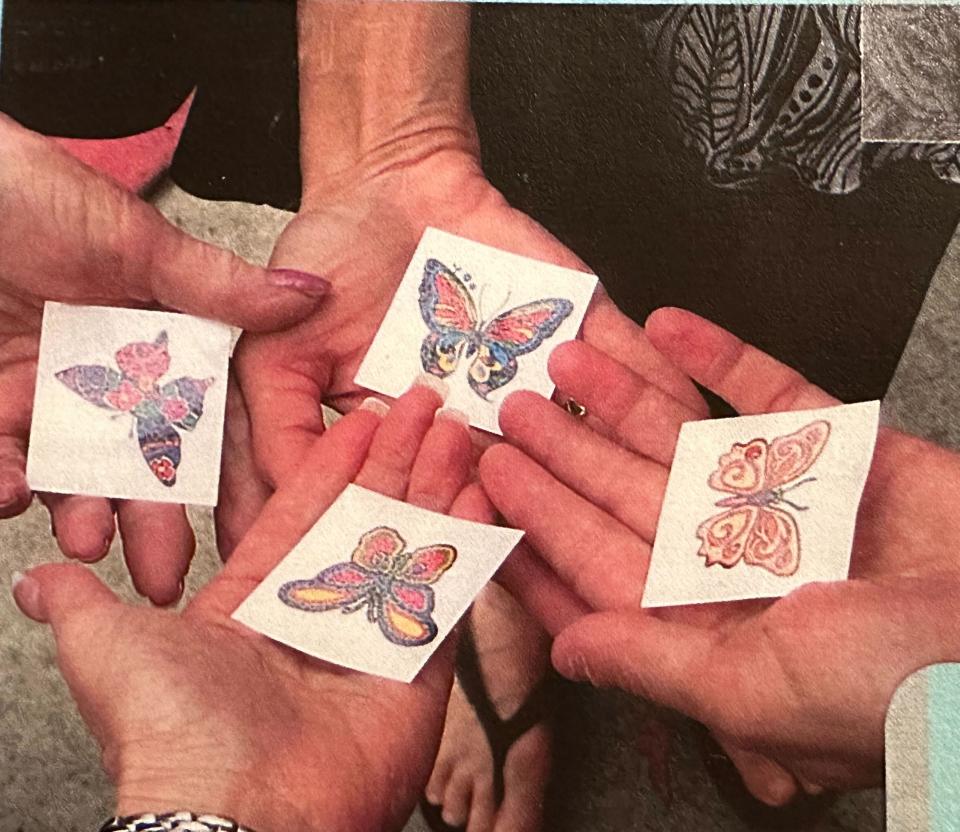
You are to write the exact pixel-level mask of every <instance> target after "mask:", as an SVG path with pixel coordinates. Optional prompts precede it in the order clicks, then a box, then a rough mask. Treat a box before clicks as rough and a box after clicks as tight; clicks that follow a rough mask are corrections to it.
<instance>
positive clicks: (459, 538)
mask: <svg viewBox="0 0 960 832" xmlns="http://www.w3.org/2000/svg"><path fill="white" fill-rule="evenodd" d="M522 536H523V532H521V531H517V530H515V529H505V528H500V527H497V526H488V525H485V524H483V523H472V522H469V521H467V520H460V519H457V518H454V517H448V516H446V515H443V514H437V513H435V512H432V511H426V510H425V509H421V508H417V507H415V506H412V505H409V504H408V503H403V502H400V501H398V500H392V499H390V498H389V497H384V496H383V495H382V494H377V493H376V492H373V491H368V490H367V489H365V488H360V487H359V486H356V485H349V486H347V488H346V489H345V490H344V492H343V493H342V494H341V495H340V496H339V497H338V498H337V500H336V501H335V502H334V504H333V505H332V506H330V508H329V509H327V511H326V513H325V514H324V515H323V516H322V517H321V518H320V519H319V520H318V521H317V522H316V523H315V524H314V526H313V528H311V529H310V531H309V532H307V533H306V534H305V535H304V536H303V538H302V539H301V540H300V542H299V543H298V544H297V545H296V546H295V547H294V548H293V550H292V551H291V552H290V553H289V554H288V555H287V556H286V557H285V558H284V559H283V560H282V561H281V562H280V563H279V564H278V565H277V566H276V567H275V568H274V570H273V571H272V572H271V573H270V574H269V575H267V577H266V578H265V579H264V581H263V582H262V583H261V584H260V585H259V586H258V587H257V588H256V589H255V590H254V591H253V592H252V593H251V594H250V595H249V596H248V597H247V598H246V600H245V601H244V602H243V603H242V604H241V605H240V606H239V607H238V608H237V610H236V611H235V612H234V614H233V618H234V619H236V620H237V621H240V622H242V623H243V624H246V625H247V626H248V627H250V628H252V629H254V630H256V631H257V632H260V633H263V634H264V635H266V636H269V637H270V638H272V639H274V640H276V641H279V642H282V643H283V644H286V645H288V646H290V647H293V648H295V649H297V650H300V651H301V652H303V653H307V654H309V655H311V656H314V657H316V658H318V659H323V660H324V661H328V662H333V663H334V664H338V665H341V666H343V667H348V668H351V669H353V670H359V671H363V672H364V673H372V674H375V675H377V676H384V677H386V678H388V679H395V680H397V681H401V682H412V681H413V679H414V678H415V677H416V675H417V673H419V672H420V669H421V668H422V667H423V665H424V664H426V662H427V660H428V659H429V658H430V656H431V655H433V652H434V651H435V650H436V649H437V647H438V646H439V645H440V643H441V642H442V641H443V639H444V638H446V636H447V634H448V633H449V632H450V630H451V629H452V628H453V626H454V625H455V624H456V623H457V621H458V620H459V619H460V617H461V616H462V615H463V614H464V612H466V610H467V608H468V607H469V606H470V604H471V603H472V602H473V599H474V598H475V597H476V595H477V594H478V593H479V592H480V590H481V589H482V588H483V586H484V585H485V584H486V583H487V581H489V580H490V578H492V577H493V575H494V573H495V572H496V571H497V569H498V568H499V566H500V564H501V563H502V562H503V561H504V559H505V558H506V557H507V555H509V554H510V552H511V551H513V548H514V547H515V546H516V545H517V543H518V542H519V541H520V538H521V537H522Z"/></svg>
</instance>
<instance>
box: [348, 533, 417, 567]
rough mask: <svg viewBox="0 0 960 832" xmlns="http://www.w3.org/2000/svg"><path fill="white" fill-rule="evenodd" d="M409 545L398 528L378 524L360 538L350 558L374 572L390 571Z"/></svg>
mask: <svg viewBox="0 0 960 832" xmlns="http://www.w3.org/2000/svg"><path fill="white" fill-rule="evenodd" d="M406 547H407V543H406V541H405V540H404V539H403V538H402V537H400V534H399V533H398V532H397V530H396V529H391V528H390V527H389V526H377V527H376V528H375V529H371V530H370V531H368V532H367V533H366V534H364V535H363V536H362V537H361V538H360V542H359V543H357V548H356V549H354V550H353V554H352V555H351V556H350V560H351V561H352V562H353V563H356V564H358V565H359V566H360V567H362V568H364V569H367V570H370V571H372V572H389V571H390V567H391V566H392V565H393V561H394V559H395V558H396V557H397V556H398V555H399V554H400V553H401V552H402V551H403V550H404V549H405V548H406Z"/></svg>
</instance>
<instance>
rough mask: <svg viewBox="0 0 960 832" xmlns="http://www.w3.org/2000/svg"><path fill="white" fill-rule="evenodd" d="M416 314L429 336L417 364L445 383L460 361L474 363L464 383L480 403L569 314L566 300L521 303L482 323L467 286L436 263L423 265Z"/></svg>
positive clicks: (437, 261)
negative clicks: (420, 317) (467, 384)
mask: <svg viewBox="0 0 960 832" xmlns="http://www.w3.org/2000/svg"><path fill="white" fill-rule="evenodd" d="M419 302H420V314H421V315H423V320H424V321H425V322H426V324H427V326H428V327H429V328H430V332H429V334H428V335H427V337H426V338H424V339H423V343H422V344H421V345H420V362H421V364H422V365H423V369H424V370H426V371H427V372H428V373H431V374H432V375H435V376H439V377H440V378H444V377H445V376H448V375H450V374H451V373H452V372H454V371H455V370H456V369H457V366H458V365H459V363H460V359H461V358H466V359H472V361H471V363H470V367H469V370H468V372H467V382H468V383H469V385H470V387H471V388H472V389H473V391H474V392H475V393H476V394H477V395H478V396H480V397H481V398H482V399H487V398H488V396H489V395H490V393H491V392H493V391H494V390H496V389H498V388H500V387H503V386H504V385H505V384H507V383H509V382H510V380H511V379H512V378H513V377H514V376H515V375H516V374H517V357H518V356H521V355H525V354H527V353H530V352H533V351H534V350H535V349H537V347H539V346H540V345H541V344H542V343H543V342H544V341H545V340H546V339H547V338H549V337H550V336H551V335H553V334H554V333H555V332H556V331H557V328H558V327H559V326H560V324H561V323H563V321H564V320H565V319H566V318H567V316H568V315H569V314H570V313H571V312H572V311H573V304H572V303H571V302H570V301H569V300H565V299H564V298H545V299H543V300H535V301H531V302H530V303H525V304H523V305H522V306H518V307H516V308H514V309H510V310H509V311H507V312H503V313H501V314H499V315H497V316H496V317H494V318H492V319H491V320H490V321H487V322H483V321H481V320H480V316H479V314H478V312H477V305H476V304H475V303H474V300H473V296H472V295H471V293H470V290H469V289H468V288H467V285H466V284H465V283H464V281H463V280H461V279H460V278H459V277H458V276H457V275H456V274H454V272H453V271H452V270H451V269H448V268H447V267H446V266H445V265H444V264H443V263H441V262H440V261H439V260H434V259H433V258H431V259H429V260H427V263H426V266H425V267H424V272H423V280H422V281H421V282H420V298H419Z"/></svg>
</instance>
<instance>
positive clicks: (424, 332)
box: [355, 228, 597, 434]
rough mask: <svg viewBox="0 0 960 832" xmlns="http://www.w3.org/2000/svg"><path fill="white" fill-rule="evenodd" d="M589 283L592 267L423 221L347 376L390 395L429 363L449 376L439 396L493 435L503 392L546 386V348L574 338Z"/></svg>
mask: <svg viewBox="0 0 960 832" xmlns="http://www.w3.org/2000/svg"><path fill="white" fill-rule="evenodd" d="M596 284H597V278H596V276H595V275H592V274H587V273H585V272H580V271H575V270H573V269H566V268H562V267H560V266H554V265H551V264H549V263H543V262H541V261H539V260H532V259H530V258H529V257H520V256H519V255H516V254H510V253H508V252H505V251H501V250H500V249H497V248H493V247H491V246H487V245H482V244H481V243H477V242H473V241H472V240H466V239H464V238H462V237H457V236H455V235H453V234H448V233H446V232H444V231H439V230H437V229H435V228H428V229H427V230H426V231H425V232H424V235H423V238H422V239H421V240H420V244H419V245H418V246H417V250H416V252H415V253H414V256H413V260H411V261H410V265H409V266H408V267H407V270H406V272H405V273H404V276H403V280H402V282H401V283H400V286H399V288H398V289H397V293H396V295H395V296H394V298H393V301H392V302H391V304H390V308H389V309H388V310H387V314H386V316H385V317H384V319H383V322H382V323H381V325H380V329H379V331H378V332H377V335H376V337H375V338H374V340H373V343H372V344H371V345H370V349H369V350H368V352H367V354H366V356H365V357H364V359H363V363H362V364H361V365H360V369H359V371H358V372H357V376H356V379H355V381H356V383H357V384H359V385H361V386H362V387H366V388H368V389H370V390H375V391H377V392H379V393H384V394H385V395H388V396H393V397H396V396H399V395H400V394H402V393H403V392H405V391H406V390H407V389H408V388H409V387H410V385H411V384H412V383H413V381H414V379H415V378H416V377H417V376H418V375H419V374H420V373H422V372H424V371H426V372H430V373H432V374H434V375H436V376H439V377H441V378H445V379H446V381H447V383H448V384H449V385H450V394H449V397H448V399H447V405H449V406H450V407H455V408H457V409H459V410H462V411H463V412H464V413H466V414H468V415H469V417H470V424H471V425H473V426H474V427H478V428H482V429H484V430H487V431H490V432H491V433H497V434H499V433H500V428H499V424H498V420H497V413H498V411H499V407H500V403H501V402H502V401H503V399H505V398H506V397H507V396H509V395H510V394H511V393H513V392H514V391H516V390H534V391H536V392H537V393H540V394H542V395H543V396H547V397H549V396H550V395H552V394H553V389H554V385H553V382H552V381H551V380H550V376H549V374H548V372H547V361H548V359H549V357H550V353H551V352H552V351H553V350H554V349H555V348H556V347H557V346H558V345H559V344H562V343H563V342H564V341H570V340H573V339H574V338H576V337H577V333H578V332H579V330H580V324H581V323H582V322H583V316H584V314H585V313H586V311H587V307H588V305H589V304H590V299H591V298H592V296H593V290H594V288H595V287H596Z"/></svg>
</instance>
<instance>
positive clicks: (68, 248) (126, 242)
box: [0, 116, 326, 603]
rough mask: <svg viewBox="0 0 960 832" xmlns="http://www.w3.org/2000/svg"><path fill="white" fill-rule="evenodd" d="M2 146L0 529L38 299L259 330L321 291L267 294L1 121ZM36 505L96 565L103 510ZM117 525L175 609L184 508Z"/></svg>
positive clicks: (28, 395) (17, 458)
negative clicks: (180, 315)
mask: <svg viewBox="0 0 960 832" xmlns="http://www.w3.org/2000/svg"><path fill="white" fill-rule="evenodd" d="M0 147H2V148H3V156H4V158H3V164H2V165H0V214H2V216H3V218H4V219H3V223H2V224H0V517H11V516H15V515H17V514H19V513H20V512H22V511H24V510H25V509H26V508H27V506H28V505H29V504H30V500H31V497H32V495H31V493H30V489H29V487H28V486H27V482H26V478H25V476H24V466H25V454H26V447H27V437H28V433H29V429H30V416H31V410H32V402H33V386H34V377H35V375H36V357H37V351H38V348H39V337H40V322H41V318H42V314H43V303H44V301H45V300H59V301H65V302H69V303H85V304H104V305H116V306H135V307H145V308H150V307H154V308H155V307H157V306H163V307H166V308H168V309H174V310H177V311H182V312H189V313H192V314H195V315H201V316H206V317H216V318H219V319H221V320H224V321H226V322H227V323H232V324H236V325H238V326H244V327H250V328H253V329H255V330H256V329H261V330H262V329H273V328H278V327H284V326H289V325H291V324H293V323H294V322H295V321H297V320H299V319H301V318H303V317H304V316H305V315H306V314H307V313H309V312H310V311H312V310H313V309H314V307H315V306H316V305H317V304H318V303H319V297H320V295H322V294H323V292H324V291H325V289H326V284H325V283H323V282H322V281H315V282H314V284H313V285H311V286H310V287H309V292H304V291H302V290H298V289H296V288H290V287H289V286H282V285H277V280H278V276H277V275H275V274H273V273H271V272H269V271H267V270H264V269H260V268H257V267H254V266H251V265H250V264H248V263H246V262H244V261H243V260H240V259H238V258H237V257H234V256H233V255H232V254H230V253H228V252H225V251H222V250H220V249H218V248H215V247H213V246H209V245H206V244H204V243H200V242H198V241H196V240H194V239H193V238H191V237H188V236H187V235H185V234H183V233H182V232H180V231H178V230H177V229H176V228H174V227H173V226H172V225H170V224H169V223H167V222H166V221H165V220H164V219H163V218H162V217H161V216H160V214H159V213H157V212H156V211H155V210H154V209H153V208H151V207H150V206H149V205H147V204H146V203H144V202H142V201H141V200H139V199H137V198H136V197H135V196H133V195H132V194H130V193H128V192H126V191H124V190H122V189H121V188H120V187H119V186H117V185H116V184H114V183H113V182H112V181H110V180H108V179H107V178H105V177H102V176H99V175H98V174H96V173H95V172H94V171H92V170H90V169H88V168H86V167H85V166H84V165H82V164H80V163H79V162H77V161H76V160H75V159H73V158H72V157H71V156H69V155H68V154H67V153H66V152H64V151H63V150H61V149H60V148H59V147H58V146H57V145H56V143H55V142H53V141H52V140H49V139H46V138H44V137H42V136H39V135H37V134H35V133H31V132H30V131H28V130H25V129H23V128H22V127H20V126H19V125H18V124H16V123H15V122H14V121H12V120H10V119H8V118H6V117H4V116H0ZM280 277H281V278H282V277H286V276H283V275H281V276H280ZM302 288H303V287H302V284H301V289H302ZM42 499H43V500H44V502H45V503H46V504H47V506H48V508H49V510H50V515H51V524H52V527H53V529H54V533H55V534H56V536H57V539H58V541H59V543H60V547H61V549H62V550H63V552H64V553H65V554H66V555H68V556H69V557H73V558H77V559H80V560H84V561H93V560H98V559H99V558H101V557H103V556H104V555H105V554H106V552H107V549H108V548H109V546H110V541H111V539H112V538H113V535H114V531H115V520H114V508H113V507H112V506H111V504H110V502H109V501H107V500H104V499H96V498H90V497H76V496H67V495H52V494H51V495H45V496H42ZM116 514H117V519H116V522H118V523H119V526H120V530H121V533H122V534H123V535H124V538H125V543H126V544H127V545H126V547H125V554H126V557H127V561H128V563H129V566H130V571H131V574H132V576H133V580H134V584H135V585H136V587H137V589H138V590H139V591H140V592H142V593H144V594H146V595H148V596H149V597H150V598H151V599H152V600H153V601H155V602H157V603H169V602H171V601H174V600H176V598H177V597H178V595H179V592H180V581H181V578H182V576H183V574H184V573H185V572H186V569H187V566H188V564H189V562H190V558H191V556H192V554H193V547H194V541H193V533H192V532H191V530H190V527H189V524H188V523H187V520H186V516H185V514H184V511H183V508H182V507H181V506H177V505H163V504H155V503H139V502H118V503H117V504H116ZM147 544H149V555H148V546H147Z"/></svg>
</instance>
